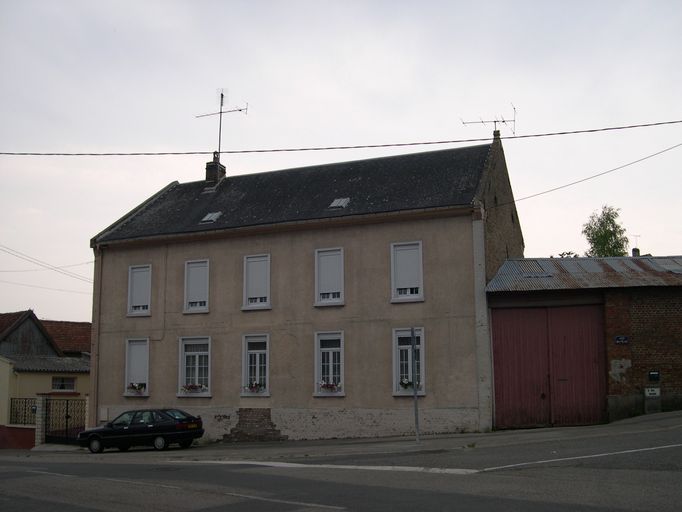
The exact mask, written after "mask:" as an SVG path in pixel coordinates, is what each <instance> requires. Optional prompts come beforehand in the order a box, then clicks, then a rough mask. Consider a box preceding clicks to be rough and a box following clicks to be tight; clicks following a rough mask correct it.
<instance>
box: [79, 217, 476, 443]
mask: <svg viewBox="0 0 682 512" xmlns="http://www.w3.org/2000/svg"><path fill="white" fill-rule="evenodd" d="M471 225H472V220H471V217H470V216H453V217H444V218H431V219H423V220H410V221H404V222H386V223H381V224H369V225H361V226H345V227H333V228H331V227H330V228H328V229H322V228H319V227H317V228H315V229H309V230H300V231H286V232H281V233H271V234H266V235H263V234H261V235H258V236H242V237H232V238H225V239H217V240H208V241H202V242H198V241H195V242H192V243H189V242H187V243H175V244H170V245H160V246H157V247H137V248H132V247H129V248H113V247H112V248H106V249H104V250H103V251H102V252H101V253H100V255H99V256H98V258H97V265H98V271H97V272H96V275H99V273H100V272H99V271H101V286H102V290H103V293H102V295H101V297H100V298H99V300H100V301H101V302H100V303H96V304H95V309H94V310H95V313H96V314H95V318H94V321H95V329H94V332H95V333H96V335H97V336H98V337H99V344H98V347H96V348H97V350H95V351H93V357H98V358H99V360H98V362H97V363H95V361H93V364H92V367H93V368H96V367H97V368H99V375H98V377H97V379H98V380H97V382H95V383H94V385H93V390H99V393H98V396H97V404H96V410H97V413H98V416H99V417H98V418H97V420H102V419H106V417H107V416H108V417H109V418H111V417H113V416H114V415H115V414H116V413H117V412H120V411H122V410H124V409H127V408H135V407H153V406H169V405H176V406H179V407H182V408H184V409H186V410H188V411H192V412H198V413H201V414H202V416H203V417H204V420H205V422H206V424H207V431H208V432H207V434H208V437H209V438H216V437H220V436H222V434H224V433H227V432H229V429H230V428H231V427H232V426H234V424H235V422H236V414H235V411H236V410H237V409H238V408H240V407H268V408H271V409H272V418H273V422H274V423H275V425H276V426H277V428H279V429H281V431H282V433H283V434H285V435H289V436H290V437H292V438H314V437H357V436H373V435H388V434H401V433H408V432H410V431H411V428H412V427H413V417H412V407H413V403H412V400H411V398H409V397H394V396H392V391H393V369H392V368H393V367H392V329H394V328H403V327H410V326H419V327H423V328H424V339H425V362H424V365H425V384H426V394H425V396H424V397H422V398H421V399H420V410H421V413H422V420H421V421H422V424H423V426H424V431H432V432H454V431H459V430H476V429H478V428H479V424H478V421H479V420H478V406H479V399H480V397H479V394H478V387H477V378H479V377H480V376H479V375H478V372H479V371H480V369H479V368H478V366H477V346H476V325H475V308H474V299H473V294H474V269H473V261H472V259H473V257H472V254H473V248H472V228H471ZM411 241H421V242H422V251H423V270H424V295H425V300H424V301H423V302H418V303H405V304H391V302H390V298H391V257H390V244H391V243H392V242H411ZM329 247H343V249H344V271H345V305H344V306H341V307H314V306H313V302H314V286H315V266H314V252H315V249H320V248H329ZM262 253H269V254H270V255H271V296H272V309H271V310H265V311H248V312H244V311H241V307H242V290H243V258H244V256H246V255H253V254H262ZM204 258H207V259H209V260H210V288H209V308H210V312H209V313H208V314H183V312H182V310H183V299H184V263H185V261H187V260H194V259H204ZM146 263H150V264H151V265H152V300H151V316H149V317H138V318H135V317H133V318H131V317H127V316H126V309H127V296H128V290H127V286H128V267H129V266H130V265H139V264H146ZM98 279H99V277H98ZM96 300H97V297H96ZM336 330H342V331H343V332H344V341H345V353H344V363H345V375H344V381H345V397H343V398H340V397H327V398H317V397H314V396H313V391H314V384H315V383H314V357H315V353H314V333H315V332H316V331H336ZM251 333H254V334H255V333H268V334H269V335H270V394H271V396H270V397H267V398H265V397H240V391H241V375H242V336H243V335H244V334H251ZM181 336H210V337H211V393H212V396H211V398H198V397H192V398H185V397H177V396H176V393H177V388H178V338H179V337H181ZM139 337H148V338H149V339H150V365H149V366H150V376H149V395H150V396H149V397H147V398H138V397H134V398H130V397H124V396H123V392H124V387H125V383H124V379H125V341H126V339H127V338H139ZM486 342H487V340H486ZM97 352H98V353H97ZM93 405H94V404H93ZM94 409H95V407H93V410H94Z"/></svg>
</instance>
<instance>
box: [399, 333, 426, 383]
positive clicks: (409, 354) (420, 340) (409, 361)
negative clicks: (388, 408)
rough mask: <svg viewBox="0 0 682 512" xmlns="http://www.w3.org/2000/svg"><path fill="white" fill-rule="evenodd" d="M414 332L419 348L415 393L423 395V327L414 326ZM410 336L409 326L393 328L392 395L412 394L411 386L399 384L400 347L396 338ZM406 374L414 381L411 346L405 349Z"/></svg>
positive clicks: (424, 377) (424, 381)
mask: <svg viewBox="0 0 682 512" xmlns="http://www.w3.org/2000/svg"><path fill="white" fill-rule="evenodd" d="M414 334H415V336H417V337H418V340H417V348H418V350H419V369H418V372H419V375H420V377H421V378H420V382H419V388H418V389H417V395H419V396H424V395H425V394H426V357H425V354H426V351H425V349H424V347H425V346H426V343H425V340H424V328H423V327H415V328H414ZM402 337H411V328H410V327H402V328H397V329H393V351H392V352H393V396H413V394H414V390H413V388H412V386H408V387H403V386H401V385H400V380H401V371H400V366H401V358H400V350H401V349H400V348H399V346H398V338H402ZM406 355H407V376H408V378H409V381H410V382H414V379H413V378H412V346H411V345H410V346H409V349H407V354H406Z"/></svg>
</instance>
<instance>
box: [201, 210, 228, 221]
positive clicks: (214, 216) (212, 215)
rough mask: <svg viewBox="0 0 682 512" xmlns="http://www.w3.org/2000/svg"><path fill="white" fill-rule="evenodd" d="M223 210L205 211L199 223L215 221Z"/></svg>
mask: <svg viewBox="0 0 682 512" xmlns="http://www.w3.org/2000/svg"><path fill="white" fill-rule="evenodd" d="M222 214H223V212H211V213H207V214H206V215H205V216H204V218H203V219H201V222H200V224H210V223H211V222H215V221H217V220H218V219H219V218H220V216H221V215H222Z"/></svg>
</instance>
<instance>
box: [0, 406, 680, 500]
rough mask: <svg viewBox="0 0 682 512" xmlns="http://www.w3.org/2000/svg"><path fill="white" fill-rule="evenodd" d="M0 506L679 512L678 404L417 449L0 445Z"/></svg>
mask: <svg viewBox="0 0 682 512" xmlns="http://www.w3.org/2000/svg"><path fill="white" fill-rule="evenodd" d="M0 510H2V511H3V512H9V511H21V512H26V511H34V510H36V511H43V510H44V511H51V512H59V511H70V512H79V511H93V510H101V511H117V512H120V511H123V510H125V511H137V510H145V511H149V510H163V511H218V510H230V511H261V510H263V511H266V510H267V511H271V510H274V511H317V510H320V511H323V510H351V511H354V510H358V511H390V512H395V511H402V510H417V511H420V510H429V511H439V510H462V511H531V512H532V511H548V510H552V511H625V510H628V511H632V510H641V511H645V510H646V511H651V510H656V511H657V512H658V511H679V510H682V413H680V412H677V413H665V414H658V415H651V416H647V417H640V418H633V419H630V420H626V421H622V422H617V423H613V424H610V425H599V426H591V427H575V428H562V429H538V430H527V431H508V432H494V433H490V434H463V435H456V436H445V437H438V438H431V437H427V438H425V439H423V440H422V442H421V443H420V444H416V443H415V442H414V440H409V439H389V440H373V441H368V440H354V441H323V442H320V441H318V442H286V443H265V444H228V445H222V444H221V445H212V446H201V447H194V448H192V449H190V450H180V449H170V450H167V451H163V452H156V451H153V450H147V449H139V450H131V451H130V452H127V453H120V452H117V451H115V450H112V451H106V452H104V453H103V454H98V455H92V454H89V453H87V452H85V451H83V450H73V449H72V450H71V451H64V452H53V451H10V450H3V451H0Z"/></svg>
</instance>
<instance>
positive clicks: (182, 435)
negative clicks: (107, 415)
mask: <svg viewBox="0 0 682 512" xmlns="http://www.w3.org/2000/svg"><path fill="white" fill-rule="evenodd" d="M203 435H204V428H203V422H202V421H201V416H192V415H191V414H188V413H186V412H184V411H181V410H180V409H139V410H134V411H126V412H124V413H123V414H121V415H119V416H118V417H116V419H114V420H113V421H110V422H109V423H107V424H106V425H103V426H101V427H95V428H89V429H87V430H84V431H83V432H80V433H79V434H78V444H79V445H80V446H83V447H85V446H87V447H88V449H89V450H90V451H91V452H92V453H100V452H101V451H102V450H104V449H105V448H118V449H119V450H121V451H125V450H127V449H128V448H130V447H131V446H153V447H154V448H156V449H157V450H165V449H166V448H167V447H168V445H169V444H172V443H178V444H179V445H180V447H181V448H189V447H190V446H192V442H193V441H194V440H195V439H198V438H200V437H201V436H203Z"/></svg>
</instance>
